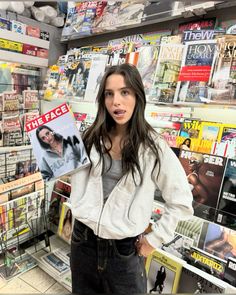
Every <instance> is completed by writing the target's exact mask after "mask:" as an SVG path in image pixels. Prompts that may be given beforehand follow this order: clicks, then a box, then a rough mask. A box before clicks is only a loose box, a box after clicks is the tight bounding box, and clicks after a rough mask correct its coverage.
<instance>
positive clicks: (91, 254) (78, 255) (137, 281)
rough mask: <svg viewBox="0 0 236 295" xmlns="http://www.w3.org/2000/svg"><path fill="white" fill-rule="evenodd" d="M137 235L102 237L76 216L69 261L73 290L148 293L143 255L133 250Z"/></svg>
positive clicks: (106, 292) (76, 291)
mask: <svg viewBox="0 0 236 295" xmlns="http://www.w3.org/2000/svg"><path fill="white" fill-rule="evenodd" d="M136 239H137V237H133V238H126V239H123V240H108V239H101V238H99V237H97V236H95V235H94V233H93V231H92V230H91V229H90V228H88V227H87V226H86V225H84V224H83V223H81V222H79V221H78V220H75V223H74V229H73V233H72V239H71V261H70V263H71V271H72V293H74V294H81V295H85V294H101V293H103V294H111V293H116V294H125V295H127V294H134V293H147V279H146V272H145V267H144V258H143V257H140V256H138V255H137V253H136V248H135V242H136Z"/></svg>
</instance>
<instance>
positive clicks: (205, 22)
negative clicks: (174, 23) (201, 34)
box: [179, 17, 216, 32]
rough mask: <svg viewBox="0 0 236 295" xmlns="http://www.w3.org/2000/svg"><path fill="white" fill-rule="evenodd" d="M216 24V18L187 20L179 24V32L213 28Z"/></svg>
mask: <svg viewBox="0 0 236 295" xmlns="http://www.w3.org/2000/svg"><path fill="white" fill-rule="evenodd" d="M215 25H216V18H215V17H211V18H204V19H200V20H195V21H187V22H184V23H180V24H179V32H183V31H186V30H213V29H214V28H215Z"/></svg>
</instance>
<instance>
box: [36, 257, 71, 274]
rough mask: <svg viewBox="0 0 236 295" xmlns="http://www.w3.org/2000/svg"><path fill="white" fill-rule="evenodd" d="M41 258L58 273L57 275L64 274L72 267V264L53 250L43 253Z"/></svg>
mask: <svg viewBox="0 0 236 295" xmlns="http://www.w3.org/2000/svg"><path fill="white" fill-rule="evenodd" d="M41 260H42V261H43V262H44V264H45V265H46V266H47V267H48V268H49V269H51V270H52V271H54V273H56V274H57V275H61V274H64V273H65V272H66V271H68V270H69V269H70V266H69V265H68V264H66V263H65V262H64V261H63V260H62V259H61V258H60V257H58V256H57V255H55V253H53V252H51V253H47V254H45V255H43V256H42V257H41Z"/></svg>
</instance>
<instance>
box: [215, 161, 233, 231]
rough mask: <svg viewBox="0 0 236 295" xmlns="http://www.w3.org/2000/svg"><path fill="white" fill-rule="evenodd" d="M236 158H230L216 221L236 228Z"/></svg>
mask: <svg viewBox="0 0 236 295" xmlns="http://www.w3.org/2000/svg"><path fill="white" fill-rule="evenodd" d="M235 213H236V160H233V159H228V161H227V165H226V169H225V174H224V179H223V184H222V187H221V192H220V197H219V202H218V205H217V214H216V218H215V222H217V223H219V224H221V225H223V226H226V227H228V228H231V229H234V230H236V215H235Z"/></svg>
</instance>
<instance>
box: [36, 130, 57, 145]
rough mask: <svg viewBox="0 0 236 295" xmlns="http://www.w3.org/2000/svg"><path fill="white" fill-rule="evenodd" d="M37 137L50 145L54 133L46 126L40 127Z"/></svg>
mask: <svg viewBox="0 0 236 295" xmlns="http://www.w3.org/2000/svg"><path fill="white" fill-rule="evenodd" d="M39 138H40V139H41V140H42V141H43V142H44V143H47V144H49V145H51V144H52V143H53V142H54V140H55V138H54V135H53V132H52V131H50V130H48V129H47V128H44V129H42V130H41V131H40V132H39Z"/></svg>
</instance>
